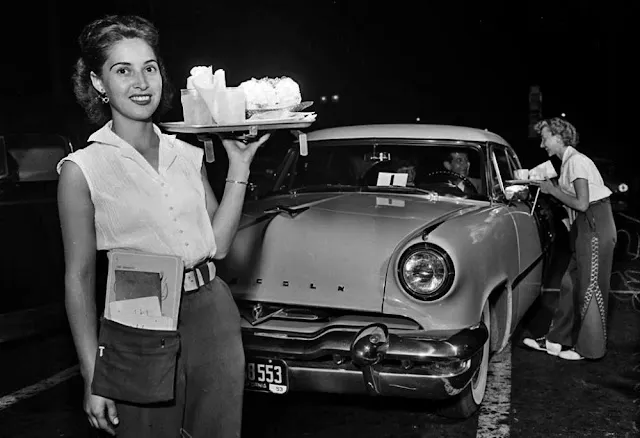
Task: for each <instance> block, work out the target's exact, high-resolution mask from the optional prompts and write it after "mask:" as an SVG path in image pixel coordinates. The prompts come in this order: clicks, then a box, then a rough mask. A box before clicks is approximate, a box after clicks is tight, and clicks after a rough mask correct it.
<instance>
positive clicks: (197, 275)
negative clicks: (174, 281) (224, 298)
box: [182, 259, 216, 295]
mask: <svg viewBox="0 0 640 438" xmlns="http://www.w3.org/2000/svg"><path fill="white" fill-rule="evenodd" d="M214 278H216V265H215V264H214V263H213V260H211V259H208V260H205V261H203V262H202V263H199V264H197V265H195V266H194V267H193V268H189V269H185V270H184V279H183V281H182V291H183V293H184V294H185V295H188V294H192V293H194V292H197V291H198V290H199V289H200V288H201V287H202V286H204V285H205V284H208V283H210V282H212V281H213V279H214Z"/></svg>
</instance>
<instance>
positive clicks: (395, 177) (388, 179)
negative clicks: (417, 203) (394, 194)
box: [376, 172, 409, 187]
mask: <svg viewBox="0 0 640 438" xmlns="http://www.w3.org/2000/svg"><path fill="white" fill-rule="evenodd" d="M408 178H409V174H408V173H390V172H380V173H378V182H377V183H376V185H378V186H399V187H406V186H407V179H408Z"/></svg>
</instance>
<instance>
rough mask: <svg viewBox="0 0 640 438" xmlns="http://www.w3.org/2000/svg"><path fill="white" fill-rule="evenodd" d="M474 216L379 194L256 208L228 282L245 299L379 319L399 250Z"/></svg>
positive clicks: (305, 198)
mask: <svg viewBox="0 0 640 438" xmlns="http://www.w3.org/2000/svg"><path fill="white" fill-rule="evenodd" d="M469 208H472V209H475V208H478V207H477V206H474V205H473V204H469V203H466V202H464V201H457V202H456V201H442V200H440V201H433V200H428V199H426V197H423V196H421V197H418V196H397V195H395V194H394V195H384V194H372V193H348V194H343V193H342V194H323V195H318V194H310V195H298V196H287V197H277V198H271V199H269V200H266V201H262V202H255V203H251V204H249V205H247V208H246V209H245V215H244V216H243V220H242V222H241V226H240V230H239V231H238V234H237V236H236V238H235V240H234V244H233V246H232V248H231V250H230V253H229V254H228V255H227V257H226V258H225V260H224V263H223V264H222V269H221V276H222V278H224V279H225V280H227V281H228V282H229V284H230V286H231V289H232V292H233V294H234V296H235V297H236V298H238V299H245V300H251V301H261V302H276V303H286V304H288V305H303V306H322V307H324V306H327V307H337V308H345V309H358V310H363V311H375V312H379V311H381V308H382V303H383V295H384V284H385V277H386V272H387V267H388V263H389V260H390V257H391V256H392V254H393V252H394V250H395V249H396V247H397V246H398V245H399V244H400V243H401V242H403V241H405V240H406V239H407V238H409V237H410V236H413V235H414V234H415V233H416V232H420V231H421V230H423V229H424V228H425V226H428V225H429V224H433V223H434V222H435V223H437V222H439V221H440V220H442V219H443V218H446V217H449V216H451V215H458V214H462V213H463V212H464V210H465V209H469ZM265 211H266V212H267V213H265Z"/></svg>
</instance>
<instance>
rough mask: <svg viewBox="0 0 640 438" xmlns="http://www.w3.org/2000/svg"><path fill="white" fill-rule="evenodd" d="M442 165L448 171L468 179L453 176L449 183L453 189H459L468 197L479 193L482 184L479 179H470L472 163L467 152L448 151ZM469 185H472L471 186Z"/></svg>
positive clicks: (460, 150)
mask: <svg viewBox="0 0 640 438" xmlns="http://www.w3.org/2000/svg"><path fill="white" fill-rule="evenodd" d="M442 164H443V165H444V168H445V169H447V170H448V171H450V172H454V173H456V174H458V175H461V176H463V177H466V179H464V178H459V177H456V176H455V175H453V174H451V175H450V178H449V181H448V183H449V184H450V185H451V186H452V187H457V188H458V189H460V190H461V191H462V192H464V193H465V194H467V195H474V194H477V193H478V191H479V188H480V184H481V182H480V179H479V178H470V177H469V169H470V167H471V162H470V161H469V153H468V152H467V151H466V150H464V149H452V150H450V151H448V152H447V153H446V155H445V159H444V161H443V163H442ZM469 183H471V186H470V185H469Z"/></svg>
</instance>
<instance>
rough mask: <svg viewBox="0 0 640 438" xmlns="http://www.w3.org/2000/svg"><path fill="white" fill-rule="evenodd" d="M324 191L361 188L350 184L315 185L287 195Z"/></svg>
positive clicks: (292, 190) (292, 191) (293, 190)
mask: <svg viewBox="0 0 640 438" xmlns="http://www.w3.org/2000/svg"><path fill="white" fill-rule="evenodd" d="M326 189H331V190H341V189H357V190H361V189H362V187H361V186H355V185H350V184H316V185H313V186H304V187H299V188H297V189H291V190H289V191H288V192H287V193H289V194H292V195H295V194H296V193H305V192H317V191H321V190H326Z"/></svg>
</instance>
